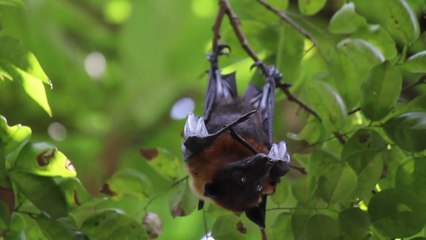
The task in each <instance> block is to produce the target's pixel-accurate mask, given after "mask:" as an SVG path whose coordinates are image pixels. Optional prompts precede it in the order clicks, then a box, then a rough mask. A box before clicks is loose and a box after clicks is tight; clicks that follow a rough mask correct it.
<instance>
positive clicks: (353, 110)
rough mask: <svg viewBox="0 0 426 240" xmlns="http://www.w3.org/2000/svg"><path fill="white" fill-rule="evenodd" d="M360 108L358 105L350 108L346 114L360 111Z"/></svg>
mask: <svg viewBox="0 0 426 240" xmlns="http://www.w3.org/2000/svg"><path fill="white" fill-rule="evenodd" d="M360 110H361V108H360V107H357V108H354V109H352V110H350V111H349V112H348V115H352V114H354V113H356V112H358V111H360Z"/></svg>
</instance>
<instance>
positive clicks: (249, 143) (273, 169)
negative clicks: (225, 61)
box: [182, 47, 290, 228]
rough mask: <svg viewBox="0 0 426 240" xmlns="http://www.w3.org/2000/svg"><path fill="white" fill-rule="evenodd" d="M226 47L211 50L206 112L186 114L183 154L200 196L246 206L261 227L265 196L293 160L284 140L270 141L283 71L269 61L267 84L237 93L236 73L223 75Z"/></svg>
mask: <svg viewBox="0 0 426 240" xmlns="http://www.w3.org/2000/svg"><path fill="white" fill-rule="evenodd" d="M222 50H223V47H219V49H218V51H217V52H215V53H213V54H212V55H210V62H211V69H210V71H209V83H208V88H207V93H206V99H205V107H204V116H203V117H200V118H199V117H196V116H195V115H193V114H190V115H189V116H188V118H187V122H186V124H185V129H184V138H185V142H184V143H183V146H182V151H183V156H184V159H185V161H186V163H187V167H188V170H189V173H190V175H191V179H192V187H193V189H194V191H196V192H197V193H198V194H199V195H200V196H201V198H202V199H204V198H206V197H207V198H210V199H212V200H213V202H215V203H216V204H218V205H219V206H221V207H223V208H226V209H229V210H232V211H234V212H243V211H244V212H245V213H246V215H247V217H248V218H249V219H250V220H252V221H253V222H255V223H256V224H258V225H259V226H260V227H262V228H263V227H264V226H265V206H266V196H267V195H270V194H273V193H274V191H275V186H276V184H277V183H278V182H279V181H280V178H281V177H282V176H284V175H285V174H286V173H287V172H288V170H289V161H290V159H289V155H288V153H287V149H286V146H285V143H284V142H280V143H278V144H274V143H273V142H272V119H273V113H274V94H275V78H277V77H280V74H279V73H278V72H277V71H276V70H275V68H273V67H270V68H269V70H270V74H269V76H267V77H266V80H267V81H266V84H265V86H264V87H263V89H257V88H256V87H254V86H253V85H250V86H249V88H248V89H247V91H246V92H245V94H244V95H243V96H242V97H238V94H237V89H236V83H235V74H228V75H222V74H221V73H220V69H219V68H218V64H217V58H218V56H219V55H220V53H221V51H222ZM201 201H202V200H201ZM200 207H202V204H201V205H200Z"/></svg>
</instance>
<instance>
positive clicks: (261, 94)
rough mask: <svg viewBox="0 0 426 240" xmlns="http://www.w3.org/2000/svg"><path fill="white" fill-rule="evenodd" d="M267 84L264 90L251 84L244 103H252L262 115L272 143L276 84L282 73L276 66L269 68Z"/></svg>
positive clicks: (244, 97)
mask: <svg viewBox="0 0 426 240" xmlns="http://www.w3.org/2000/svg"><path fill="white" fill-rule="evenodd" d="M268 71H269V72H268V75H267V76H266V83H265V85H264V86H263V88H262V89H259V88H257V87H255V86H254V85H252V84H250V85H249V87H248V89H247V90H246V92H245V93H244V96H243V101H248V102H250V103H251V104H252V105H253V106H254V107H255V108H256V109H257V110H258V111H259V112H260V113H261V114H262V119H263V130H264V131H265V133H266V134H267V136H268V140H269V143H272V137H273V135H272V125H273V119H274V101H275V88H276V86H275V84H276V81H277V79H281V77H282V76H281V73H280V72H278V70H277V69H276V68H275V67H274V66H269V67H268Z"/></svg>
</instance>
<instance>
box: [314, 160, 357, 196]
mask: <svg viewBox="0 0 426 240" xmlns="http://www.w3.org/2000/svg"><path fill="white" fill-rule="evenodd" d="M357 181H358V178H357V175H356V173H355V172H354V170H352V168H351V167H350V166H349V165H348V164H334V165H332V166H330V168H329V170H328V171H327V173H326V174H325V175H323V176H322V177H321V178H320V181H319V183H318V194H319V196H320V197H321V198H322V199H324V200H325V201H326V202H328V203H330V204H332V203H339V202H343V201H346V200H348V199H349V198H350V196H351V194H352V193H353V191H354V190H355V187H356V183H357Z"/></svg>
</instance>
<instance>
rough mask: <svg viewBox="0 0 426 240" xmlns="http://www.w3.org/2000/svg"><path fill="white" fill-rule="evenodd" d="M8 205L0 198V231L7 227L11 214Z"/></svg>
mask: <svg viewBox="0 0 426 240" xmlns="http://www.w3.org/2000/svg"><path fill="white" fill-rule="evenodd" d="M9 211H10V210H9V207H8V206H7V204H6V203H5V201H4V200H3V199H0V231H4V230H6V229H7V228H8V227H9V223H10V218H11V214H10V212H9Z"/></svg>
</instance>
